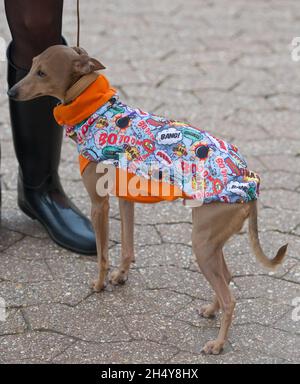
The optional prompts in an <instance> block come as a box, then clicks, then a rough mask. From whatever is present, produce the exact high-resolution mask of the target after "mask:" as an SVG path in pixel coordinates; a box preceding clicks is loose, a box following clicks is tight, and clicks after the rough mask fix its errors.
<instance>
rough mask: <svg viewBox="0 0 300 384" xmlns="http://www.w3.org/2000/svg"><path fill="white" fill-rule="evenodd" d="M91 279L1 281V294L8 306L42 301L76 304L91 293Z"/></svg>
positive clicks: (34, 303) (26, 304)
mask: <svg viewBox="0 0 300 384" xmlns="http://www.w3.org/2000/svg"><path fill="white" fill-rule="evenodd" d="M89 284H90V281H87V280H84V279H83V280H79V279H75V280H74V278H72V279H68V280H67V279H65V280H49V281H48V282H47V284H45V282H44V281H39V282H36V283H13V282H8V281H4V282H1V283H0V291H1V296H2V297H3V298H4V299H5V301H6V304H7V306H9V307H11V306H28V305H36V304H40V303H65V304H69V305H75V304H77V303H78V302H80V301H82V300H83V299H84V298H86V297H87V296H88V295H89V294H90V293H91V290H90V286H89Z"/></svg>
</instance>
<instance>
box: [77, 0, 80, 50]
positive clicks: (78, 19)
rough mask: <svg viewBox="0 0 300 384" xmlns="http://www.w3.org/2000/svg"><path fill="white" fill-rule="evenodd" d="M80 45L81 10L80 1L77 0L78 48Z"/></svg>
mask: <svg viewBox="0 0 300 384" xmlns="http://www.w3.org/2000/svg"><path fill="white" fill-rule="evenodd" d="M79 43H80V9H79V0H77V47H79Z"/></svg>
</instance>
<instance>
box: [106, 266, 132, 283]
mask: <svg viewBox="0 0 300 384" xmlns="http://www.w3.org/2000/svg"><path fill="white" fill-rule="evenodd" d="M127 279H128V272H124V271H120V270H119V269H116V270H115V271H112V273H111V274H110V277H109V282H110V283H111V284H112V285H119V284H120V285H122V284H125V282H126V280H127Z"/></svg>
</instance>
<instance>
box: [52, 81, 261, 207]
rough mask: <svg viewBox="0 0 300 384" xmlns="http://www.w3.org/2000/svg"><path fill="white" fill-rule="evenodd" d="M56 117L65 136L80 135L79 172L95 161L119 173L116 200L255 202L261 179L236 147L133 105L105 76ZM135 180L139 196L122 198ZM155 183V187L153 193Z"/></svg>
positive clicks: (57, 112)
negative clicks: (63, 127) (121, 191)
mask: <svg viewBox="0 0 300 384" xmlns="http://www.w3.org/2000/svg"><path fill="white" fill-rule="evenodd" d="M54 116H55V118H56V120H57V122H58V123H59V124H61V125H64V126H65V130H66V135H67V136H71V137H72V136H76V138H77V148H78V152H79V154H80V158H79V160H80V169H81V173H82V172H83V171H84V169H85V167H86V166H87V165H88V164H89V162H91V161H92V162H97V163H103V164H112V165H113V166H114V167H115V168H116V170H117V176H116V188H115V190H114V192H115V194H116V195H117V196H120V197H123V198H126V199H129V200H134V201H137V202H157V201H162V200H175V199H177V198H179V197H182V198H184V199H185V200H194V201H195V202H196V201H201V203H205V204H206V203H211V202H214V201H221V202H226V203H246V202H249V201H251V200H255V199H257V197H258V193H259V176H258V175H257V174H256V173H254V172H251V171H249V170H248V168H247V163H246V161H245V159H244V158H243V157H242V155H241V154H240V152H239V151H238V149H237V147H236V146H235V145H233V144H230V143H227V142H225V141H224V140H221V139H218V138H216V137H215V136H213V135H211V134H209V133H208V132H206V131H204V130H202V129H199V128H196V127H194V126H192V125H190V124H188V123H185V122H179V121H175V120H169V119H166V118H164V117H161V116H157V115H155V114H152V113H148V112H145V111H142V110H141V109H138V108H133V107H130V106H128V105H127V104H125V103H123V102H122V101H120V100H119V97H118V95H117V94H116V91H115V90H114V89H113V88H111V87H110V85H109V83H108V81H107V80H106V78H105V77H104V76H103V75H99V77H98V78H97V80H96V81H95V82H94V83H92V84H91V85H90V86H89V87H88V88H87V89H86V90H85V91H84V92H83V93H82V94H81V95H79V96H78V97H77V98H76V99H75V100H74V101H73V102H71V103H70V104H68V105H59V106H57V107H56V108H55V110H54ZM124 175H125V176H126V178H124ZM121 176H122V177H121ZM133 178H135V180H134V181H135V183H136V180H138V183H137V184H139V185H138V187H139V188H138V190H139V191H140V192H141V193H140V194H139V195H138V196H137V195H136V193H135V194H134V195H133V194H132V193H131V190H130V188H125V190H126V193H125V194H124V193H123V194H121V193H120V189H122V187H124V185H123V184H124V182H125V183H127V184H128V183H129V182H130V181H132V179H133ZM124 180H125V181H124ZM151 182H152V184H151ZM122 183H123V184H122ZM121 184H122V185H121ZM141 185H142V187H141ZM153 185H154V186H155V187H157V186H158V189H157V188H156V190H155V193H154V192H153V191H152V190H153V189H155V188H154V187H153ZM165 186H168V187H169V190H168V189H164V187H165ZM126 187H127V185H126ZM164 191H168V192H167V193H163V192H164ZM123 192H124V191H123Z"/></svg>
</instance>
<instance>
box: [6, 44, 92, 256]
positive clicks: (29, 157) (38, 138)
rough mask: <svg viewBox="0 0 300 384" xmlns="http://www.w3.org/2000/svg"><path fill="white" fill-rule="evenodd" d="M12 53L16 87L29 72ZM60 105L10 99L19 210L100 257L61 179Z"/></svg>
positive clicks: (66, 242) (58, 238)
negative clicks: (57, 112) (56, 117)
mask: <svg viewBox="0 0 300 384" xmlns="http://www.w3.org/2000/svg"><path fill="white" fill-rule="evenodd" d="M10 49H11V45H10V46H9V48H8V50H7V59H8V85H9V88H11V87H12V86H13V85H14V84H15V83H17V82H18V81H19V80H21V79H22V78H23V77H24V76H25V75H26V74H27V73H28V71H26V70H23V69H21V68H17V67H16V66H15V65H14V64H13V63H12V62H11V60H10ZM56 104H57V100H56V99H55V98H53V97H41V98H39V99H36V100H32V101H25V102H19V101H14V100H11V99H10V100H9V107H10V117H11V126H12V133H13V141H14V147H15V152H16V155H17V159H18V162H19V177H18V205H19V207H20V208H21V210H22V211H23V212H24V213H26V215H28V216H30V217H31V218H33V219H37V220H38V221H39V222H40V223H41V224H42V225H43V226H44V227H45V228H46V230H47V231H48V233H49V235H50V237H51V238H52V239H53V240H54V241H55V242H56V243H58V244H59V245H61V246H62V247H64V248H67V249H70V250H72V251H74V252H78V253H83V254H95V253H96V242H95V235H94V231H93V228H92V226H91V223H90V221H89V220H88V219H87V218H86V217H85V216H84V215H83V214H82V213H81V212H80V211H79V209H78V208H77V207H76V206H75V205H74V204H73V203H72V202H71V201H70V200H69V198H68V197H67V196H66V194H65V193H64V191H63V189H62V186H61V184H60V180H59V176H58V166H59V161H60V152H61V143H62V135H63V132H62V128H61V127H60V126H58V125H57V124H56V122H55V120H54V118H53V113H52V111H53V108H54V107H55V105H56Z"/></svg>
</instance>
